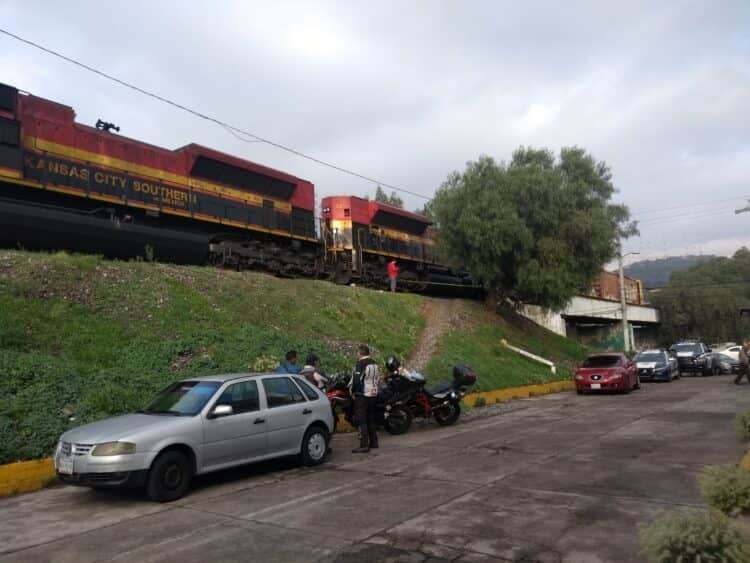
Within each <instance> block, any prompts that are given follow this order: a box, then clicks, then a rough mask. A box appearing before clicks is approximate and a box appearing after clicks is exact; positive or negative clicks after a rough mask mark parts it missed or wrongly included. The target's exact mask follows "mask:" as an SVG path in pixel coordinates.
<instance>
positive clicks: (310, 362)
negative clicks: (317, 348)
mask: <svg viewBox="0 0 750 563" xmlns="http://www.w3.org/2000/svg"><path fill="white" fill-rule="evenodd" d="M299 374H300V375H301V376H302V377H304V378H305V379H307V380H308V381H309V382H310V383H312V384H313V385H315V387H317V388H318V389H325V386H326V383H328V378H327V377H326V376H325V375H323V374H322V373H320V358H319V357H318V355H317V354H314V353H312V352H310V353H309V354H308V355H307V358H305V365H304V366H303V367H302V369H301V370H300V372H299Z"/></svg>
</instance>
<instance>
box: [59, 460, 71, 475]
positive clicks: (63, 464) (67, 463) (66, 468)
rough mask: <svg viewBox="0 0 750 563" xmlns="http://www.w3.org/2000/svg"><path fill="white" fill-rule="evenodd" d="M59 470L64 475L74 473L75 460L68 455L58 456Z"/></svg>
mask: <svg viewBox="0 0 750 563" xmlns="http://www.w3.org/2000/svg"><path fill="white" fill-rule="evenodd" d="M57 470H58V471H59V472H60V473H62V474H63V475H73V460H72V459H71V458H68V457H58V458H57Z"/></svg>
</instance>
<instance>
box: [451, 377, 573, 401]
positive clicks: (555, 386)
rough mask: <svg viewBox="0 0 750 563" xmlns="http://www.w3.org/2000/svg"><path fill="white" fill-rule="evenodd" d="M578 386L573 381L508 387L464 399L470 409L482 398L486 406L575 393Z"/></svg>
mask: <svg viewBox="0 0 750 563" xmlns="http://www.w3.org/2000/svg"><path fill="white" fill-rule="evenodd" d="M575 388H576V385H575V383H574V382H573V381H570V380H565V381H551V382H549V383H539V384H537V385H522V386H521V387H508V388H507V389H493V390H492V391H478V392H476V393H469V394H468V395H466V396H465V397H464V403H465V404H466V405H468V406H470V407H473V406H474V405H476V403H477V401H478V400H479V399H480V398H481V399H484V404H485V405H491V404H493V403H501V402H503V401H511V400H513V399H524V398H526V397H534V396H535V395H547V394H548V393H559V392H560V391H573V390H574V389H575Z"/></svg>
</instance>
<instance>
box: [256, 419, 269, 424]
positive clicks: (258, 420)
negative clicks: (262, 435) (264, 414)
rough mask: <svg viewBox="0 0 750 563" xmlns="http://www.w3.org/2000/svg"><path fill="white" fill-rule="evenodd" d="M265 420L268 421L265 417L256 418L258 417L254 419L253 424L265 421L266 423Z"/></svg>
mask: <svg viewBox="0 0 750 563" xmlns="http://www.w3.org/2000/svg"><path fill="white" fill-rule="evenodd" d="M265 421H266V419H265V418H256V419H255V420H254V421H253V424H263V423H264V422H265Z"/></svg>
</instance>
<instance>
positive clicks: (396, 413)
mask: <svg viewBox="0 0 750 563" xmlns="http://www.w3.org/2000/svg"><path fill="white" fill-rule="evenodd" d="M383 427H384V428H385V430H386V432H388V434H392V435H394V436H398V435H399V434H404V433H405V432H406V431H407V430H409V428H410V427H411V413H410V412H409V411H408V410H407V409H405V408H404V407H400V406H397V407H392V408H391V410H389V411H388V418H386V419H385V421H383Z"/></svg>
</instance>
